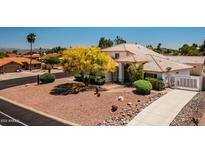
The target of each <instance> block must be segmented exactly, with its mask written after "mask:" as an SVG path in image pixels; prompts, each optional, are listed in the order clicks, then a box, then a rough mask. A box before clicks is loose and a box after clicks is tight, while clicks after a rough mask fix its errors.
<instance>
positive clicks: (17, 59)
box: [0, 57, 41, 66]
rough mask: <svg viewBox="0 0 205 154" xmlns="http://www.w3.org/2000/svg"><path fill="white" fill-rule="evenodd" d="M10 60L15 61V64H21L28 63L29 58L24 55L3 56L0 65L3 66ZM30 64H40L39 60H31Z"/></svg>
mask: <svg viewBox="0 0 205 154" xmlns="http://www.w3.org/2000/svg"><path fill="white" fill-rule="evenodd" d="M10 62H15V63H17V64H20V65H23V63H27V64H30V59H29V58H24V57H5V58H1V59H0V66H3V65H5V64H8V63H10ZM31 63H32V64H41V62H39V61H37V60H32V61H31Z"/></svg>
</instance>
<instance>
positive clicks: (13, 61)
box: [0, 57, 41, 73]
mask: <svg viewBox="0 0 205 154" xmlns="http://www.w3.org/2000/svg"><path fill="white" fill-rule="evenodd" d="M30 67H31V68H32V69H40V68H41V62H39V61H37V60H32V61H31V64H30V59H29V58H24V57H8V58H7V57H6V58H1V59H0V73H10V72H17V71H18V70H21V69H24V70H28V69H30Z"/></svg>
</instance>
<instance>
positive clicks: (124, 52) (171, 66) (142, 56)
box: [102, 44, 202, 90]
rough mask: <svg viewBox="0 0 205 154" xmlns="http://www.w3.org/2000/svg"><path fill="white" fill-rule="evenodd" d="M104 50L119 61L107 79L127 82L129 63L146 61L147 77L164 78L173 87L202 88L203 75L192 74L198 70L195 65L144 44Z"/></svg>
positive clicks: (116, 46) (122, 45) (118, 46)
mask: <svg viewBox="0 0 205 154" xmlns="http://www.w3.org/2000/svg"><path fill="white" fill-rule="evenodd" d="M102 51H103V52H105V53H106V54H107V55H109V56H111V57H112V58H113V59H115V61H116V62H117V63H118V66H117V71H116V72H115V73H108V74H106V81H119V82H121V83H124V82H127V81H128V80H129V79H128V73H127V68H128V67H129V65H130V64H135V63H136V64H138V63H144V72H145V77H154V78H158V79H162V80H163V81H164V83H165V84H166V85H167V86H172V87H178V88H184V89H191V90H201V88H202V79H201V75H199V76H191V72H194V71H196V70H195V69H196V67H195V66H193V65H188V64H183V63H180V62H176V61H174V60H172V59H169V58H168V57H166V56H163V55H161V54H159V53H156V52H154V51H152V50H150V49H148V48H146V47H144V46H142V45H139V44H120V45H115V46H113V47H109V48H106V49H103V50H102ZM197 68H198V67H197ZM200 71H201V69H200Z"/></svg>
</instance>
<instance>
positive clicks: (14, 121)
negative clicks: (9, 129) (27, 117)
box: [0, 111, 26, 126]
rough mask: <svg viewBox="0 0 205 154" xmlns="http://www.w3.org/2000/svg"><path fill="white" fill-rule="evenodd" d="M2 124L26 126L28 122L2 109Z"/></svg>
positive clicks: (0, 119) (0, 116)
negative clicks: (25, 122) (23, 121)
mask: <svg viewBox="0 0 205 154" xmlns="http://www.w3.org/2000/svg"><path fill="white" fill-rule="evenodd" d="M0 126H26V124H24V123H22V122H21V121H19V120H17V119H15V118H13V117H11V116H9V115H7V114H5V113H3V112H1V111H0Z"/></svg>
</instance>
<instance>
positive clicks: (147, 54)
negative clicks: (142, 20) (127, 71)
mask: <svg viewBox="0 0 205 154" xmlns="http://www.w3.org/2000/svg"><path fill="white" fill-rule="evenodd" d="M102 51H103V52H115V51H117V52H121V51H129V52H131V53H133V55H132V56H127V57H121V58H119V59H117V60H116V62H118V63H140V62H144V63H145V64H144V70H145V71H150V72H167V68H168V67H170V68H171V70H170V71H177V70H184V69H191V68H192V66H190V65H186V64H182V63H179V62H175V61H173V60H169V59H168V58H167V57H165V56H163V55H161V54H159V53H157V52H154V51H152V50H150V49H148V48H146V47H143V46H142V45H138V44H120V45H116V46H113V47H109V48H106V49H103V50H102Z"/></svg>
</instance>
